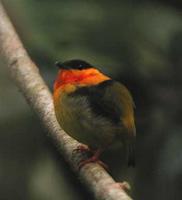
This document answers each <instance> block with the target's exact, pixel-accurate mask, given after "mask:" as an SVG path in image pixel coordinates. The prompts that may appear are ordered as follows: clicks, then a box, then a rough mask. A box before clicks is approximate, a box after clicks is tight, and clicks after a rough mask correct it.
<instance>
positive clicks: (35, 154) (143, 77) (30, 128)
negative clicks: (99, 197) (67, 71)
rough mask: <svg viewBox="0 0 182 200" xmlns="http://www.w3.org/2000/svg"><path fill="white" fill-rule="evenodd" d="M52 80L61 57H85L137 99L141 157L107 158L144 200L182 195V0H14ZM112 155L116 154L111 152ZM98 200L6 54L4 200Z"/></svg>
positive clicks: (31, 48) (22, 28)
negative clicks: (22, 88)
mask: <svg viewBox="0 0 182 200" xmlns="http://www.w3.org/2000/svg"><path fill="white" fill-rule="evenodd" d="M3 2H4V4H5V6H6V8H7V10H8V13H9V15H10V17H11V19H12V21H13V23H14V25H15V27H16V29H17V31H18V33H19V35H20V37H21V39H22V41H23V43H24V45H25V47H26V49H27V50H28V52H29V54H30V56H31V58H32V59H33V60H34V61H35V62H36V63H37V64H38V66H39V67H40V71H41V74H42V76H43V77H44V79H45V80H46V82H47V84H48V85H49V87H50V89H51V90H52V85H53V81H54V78H55V76H56V73H57V69H56V67H55V66H54V62H55V61H56V60H61V61H65V60H67V59H72V58H80V59H84V60H86V61H88V62H90V63H92V64H94V65H95V66H98V67H99V68H100V69H101V70H102V71H103V72H105V73H106V74H108V75H110V76H112V77H113V78H115V79H117V80H119V81H121V82H122V83H124V84H125V85H126V86H127V87H128V88H129V89H130V90H131V92H132V94H133V97H134V100H135V103H136V108H137V109H136V125H137V152H136V154H137V166H136V168H135V169H127V168H126V165H125V163H124V159H123V155H122V152H121V153H120V152H119V153H118V152H117V153H116V154H114V156H113V155H112V156H111V154H112V152H106V153H105V155H103V159H105V160H106V163H108V164H109V166H110V173H111V174H112V176H113V177H114V178H115V179H116V180H117V181H122V180H128V181H129V182H130V183H131V185H132V191H131V192H130V194H131V196H132V197H133V198H134V199H138V200H139V199H140V200H141V199H142V200H144V199H147V200H153V199H155V200H163V199H165V200H178V199H179V200H180V199H181V198H182V190H181V189H182V153H181V149H182V106H181V102H182V87H181V86H182V77H181V76H182V75H181V74H182V2H181V1H180V0H179V1H173V0H153V1H152V0H145V1H144V0H135V1H134V0H121V1H108V0H105V1H103V0H101V1H97V0H92V1H89V0H88V1H83V0H78V1H71V0H62V1H61V0H60V1H58V0H39V1H38V0H4V1H3ZM111 158H112V159H111ZM11 199H14V200H21V199H22V200H23V199H26V200H50V199H51V200H60V199H64V200H76V199H89V200H91V199H93V197H92V196H91V194H90V193H89V192H88V191H87V190H86V189H85V188H83V186H82V185H81V184H80V182H79V179H78V177H76V175H75V174H73V173H72V171H71V170H70V169H69V167H68V165H67V163H65V161H64V159H62V157H60V156H59V154H58V153H57V152H56V149H55V147H54V146H53V144H52V143H51V141H50V138H49V137H48V136H47V133H46V132H45V131H44V130H43V129H42V127H41V125H40V122H39V120H38V118H37V117H36V115H35V113H34V112H33V111H32V110H31V109H30V108H29V106H28V105H27V103H26V102H25V100H24V98H23V97H22V95H21V93H20V92H19V91H18V89H17V88H16V86H15V85H14V83H13V82H12V80H11V79H10V76H9V73H8V71H7V67H6V66H5V64H4V63H3V62H2V59H1V60H0V200H11Z"/></svg>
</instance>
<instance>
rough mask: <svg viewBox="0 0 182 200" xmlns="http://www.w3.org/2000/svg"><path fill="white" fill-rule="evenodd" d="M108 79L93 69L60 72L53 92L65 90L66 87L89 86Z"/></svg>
mask: <svg viewBox="0 0 182 200" xmlns="http://www.w3.org/2000/svg"><path fill="white" fill-rule="evenodd" d="M109 79H110V78H109V77H108V76H105V75H104V74H102V73H101V72H99V71H98V70H97V69H95V68H89V69H84V70H75V69H73V70H60V71H59V73H58V76H57V79H56V81H55V83H54V92H55V91H56V90H57V89H61V90H66V87H67V86H68V85H72V86H80V87H82V86H91V85H97V84H99V83H101V82H103V81H106V80H109Z"/></svg>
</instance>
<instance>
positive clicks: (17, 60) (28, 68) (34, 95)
mask: <svg viewBox="0 0 182 200" xmlns="http://www.w3.org/2000/svg"><path fill="white" fill-rule="evenodd" d="M0 50H1V55H2V58H3V59H4V61H5V63H6V64H7V65H8V67H9V70H10V73H11V75H12V77H13V79H14V80H15V82H16V84H17V86H18V87H19V88H20V90H21V92H22V93H23V95H24V96H25V98H26V100H27V101H28V103H29V105H30V106H31V107H32V109H33V110H34V111H35V112H36V113H37V115H38V116H39V118H40V120H41V122H42V124H43V125H44V127H45V129H46V130H47V131H48V132H49V133H50V135H51V137H52V138H53V139H54V141H55V142H56V144H57V146H58V150H59V152H60V153H62V155H64V157H65V159H66V160H67V161H68V162H69V164H70V166H71V167H72V168H73V170H74V171H75V172H76V173H77V174H78V175H79V177H80V179H81V181H82V182H83V183H84V184H86V186H87V187H88V189H89V190H90V191H92V192H93V193H94V196H95V198H96V199H99V200H131V198H130V197H129V196H128V195H127V194H126V193H125V191H124V190H122V189H121V188H119V187H115V183H116V182H115V181H114V180H113V179H112V177H111V176H110V175H109V174H108V173H107V172H106V171H105V170H104V169H103V168H102V167H101V166H100V165H98V164H96V163H90V164H87V165H85V166H84V167H83V168H82V169H81V170H80V171H79V170H78V169H77V162H78V160H77V159H76V157H77V156H74V155H73V153H72V152H73V150H74V149H76V147H77V146H78V145H79V143H78V142H77V141H75V140H73V139H72V138H71V137H69V136H68V135H67V134H66V133H65V132H64V131H63V130H61V128H60V126H59V124H58V123H57V121H56V118H55V113H54V107H53V101H52V95H51V93H50V91H49V89H48V87H47V86H46V84H45V82H44V81H43V79H42V78H41V76H40V74H39V70H38V68H37V67H36V65H35V64H34V63H33V62H32V61H31V59H30V58H29V56H28V54H27V52H26V50H25V49H24V47H23V45H22V43H21V41H20V39H19V37H18V35H17V34H16V31H15V29H14V27H13V26H12V24H11V22H10V20H9V18H8V16H7V14H6V12H5V10H4V8H3V6H2V3H1V1H0ZM79 158H80V159H82V158H83V157H82V156H81V155H79Z"/></svg>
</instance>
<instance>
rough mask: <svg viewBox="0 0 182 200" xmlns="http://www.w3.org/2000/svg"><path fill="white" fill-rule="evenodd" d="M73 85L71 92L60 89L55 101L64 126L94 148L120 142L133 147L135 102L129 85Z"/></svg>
mask: <svg viewBox="0 0 182 200" xmlns="http://www.w3.org/2000/svg"><path fill="white" fill-rule="evenodd" d="M74 87H75V89H73V91H71V92H69V93H68V92H67V91H66V90H61V89H60V90H59V91H58V93H59V94H58V95H57V96H58V98H57V99H56V100H55V101H54V103H55V111H56V117H57V120H58V122H59V123H60V125H61V127H62V128H63V130H65V131H66V132H67V133H68V134H69V135H70V136H72V137H73V138H75V139H76V140H78V141H79V142H81V143H84V144H86V145H88V146H89V147H90V148H92V149H98V148H99V149H104V148H106V147H108V145H114V144H115V143H117V142H120V143H125V144H127V145H129V146H132V147H133V141H134V138H135V124H134V116H133V106H134V103H133V100H132V97H131V95H130V93H129V91H128V90H127V89H126V87H124V86H123V85H122V84H120V83H118V82H116V81H105V82H103V83H100V84H98V85H95V86H87V87H76V86H74ZM130 144H131V145H130Z"/></svg>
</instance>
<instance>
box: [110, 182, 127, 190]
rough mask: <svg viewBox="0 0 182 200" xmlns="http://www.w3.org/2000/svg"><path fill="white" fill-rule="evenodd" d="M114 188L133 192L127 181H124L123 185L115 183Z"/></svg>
mask: <svg viewBox="0 0 182 200" xmlns="http://www.w3.org/2000/svg"><path fill="white" fill-rule="evenodd" d="M113 187H115V188H120V189H122V190H124V191H126V190H131V186H130V184H129V183H128V182H127V181H123V182H121V183H120V182H119V183H114V184H113Z"/></svg>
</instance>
